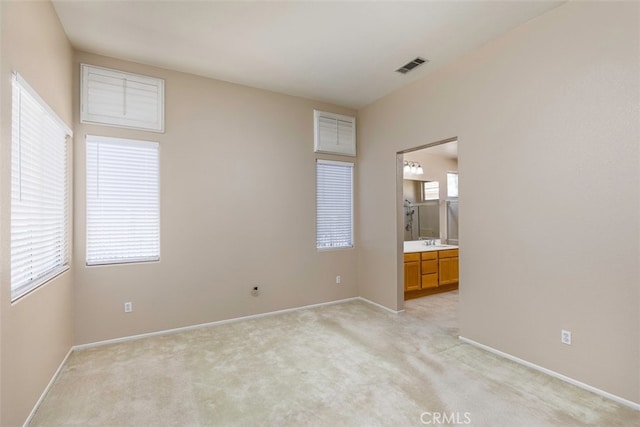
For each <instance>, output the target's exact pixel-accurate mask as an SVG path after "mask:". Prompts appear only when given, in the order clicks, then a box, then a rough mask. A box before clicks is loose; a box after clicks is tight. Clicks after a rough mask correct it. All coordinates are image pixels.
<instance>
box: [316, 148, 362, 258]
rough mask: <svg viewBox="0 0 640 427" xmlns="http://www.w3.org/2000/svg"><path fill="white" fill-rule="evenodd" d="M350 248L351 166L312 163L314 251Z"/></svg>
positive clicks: (322, 162)
mask: <svg viewBox="0 0 640 427" xmlns="http://www.w3.org/2000/svg"><path fill="white" fill-rule="evenodd" d="M351 247H353V163H347V162H335V161H329V160H317V162H316V248H317V249H337V248H351Z"/></svg>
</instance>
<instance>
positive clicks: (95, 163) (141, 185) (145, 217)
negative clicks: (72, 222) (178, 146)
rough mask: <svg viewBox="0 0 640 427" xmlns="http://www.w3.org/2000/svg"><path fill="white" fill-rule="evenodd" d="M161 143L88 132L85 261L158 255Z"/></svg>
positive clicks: (142, 258) (110, 261)
mask: <svg viewBox="0 0 640 427" xmlns="http://www.w3.org/2000/svg"><path fill="white" fill-rule="evenodd" d="M159 178H160V175H159V144H158V143H157V142H149V141H137V140H131V139H121V138H107V137H100V136H92V135H88V136H87V265H97V264H117V263H128V262H144V261H158V260H159V259H160V187H159Z"/></svg>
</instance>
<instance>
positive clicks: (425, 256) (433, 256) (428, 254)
mask: <svg viewBox="0 0 640 427" xmlns="http://www.w3.org/2000/svg"><path fill="white" fill-rule="evenodd" d="M420 254H421V256H422V260H423V261H424V260H426V259H438V251H429V252H420Z"/></svg>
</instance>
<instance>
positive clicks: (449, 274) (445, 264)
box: [438, 249, 460, 286]
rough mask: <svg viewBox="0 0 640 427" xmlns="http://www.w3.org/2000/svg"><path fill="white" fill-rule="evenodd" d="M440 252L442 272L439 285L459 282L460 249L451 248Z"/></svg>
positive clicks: (439, 269)
mask: <svg viewBox="0 0 640 427" xmlns="http://www.w3.org/2000/svg"><path fill="white" fill-rule="evenodd" d="M439 252H440V253H439V254H438V271H439V273H440V277H439V281H438V286H443V285H450V284H453V283H458V281H459V276H460V274H459V270H458V250H457V249H450V250H446V251H439Z"/></svg>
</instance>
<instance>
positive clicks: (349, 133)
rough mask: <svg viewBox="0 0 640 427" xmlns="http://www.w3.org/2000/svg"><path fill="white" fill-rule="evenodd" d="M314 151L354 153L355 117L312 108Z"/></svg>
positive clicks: (351, 154)
mask: <svg viewBox="0 0 640 427" xmlns="http://www.w3.org/2000/svg"><path fill="white" fill-rule="evenodd" d="M313 115H314V127H315V138H314V144H315V152H317V153H318V152H319V153H329V154H339V155H345V156H355V155H356V119H355V117H350V116H344V115H342V114H335V113H327V112H325V111H318V110H314V112H313Z"/></svg>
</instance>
